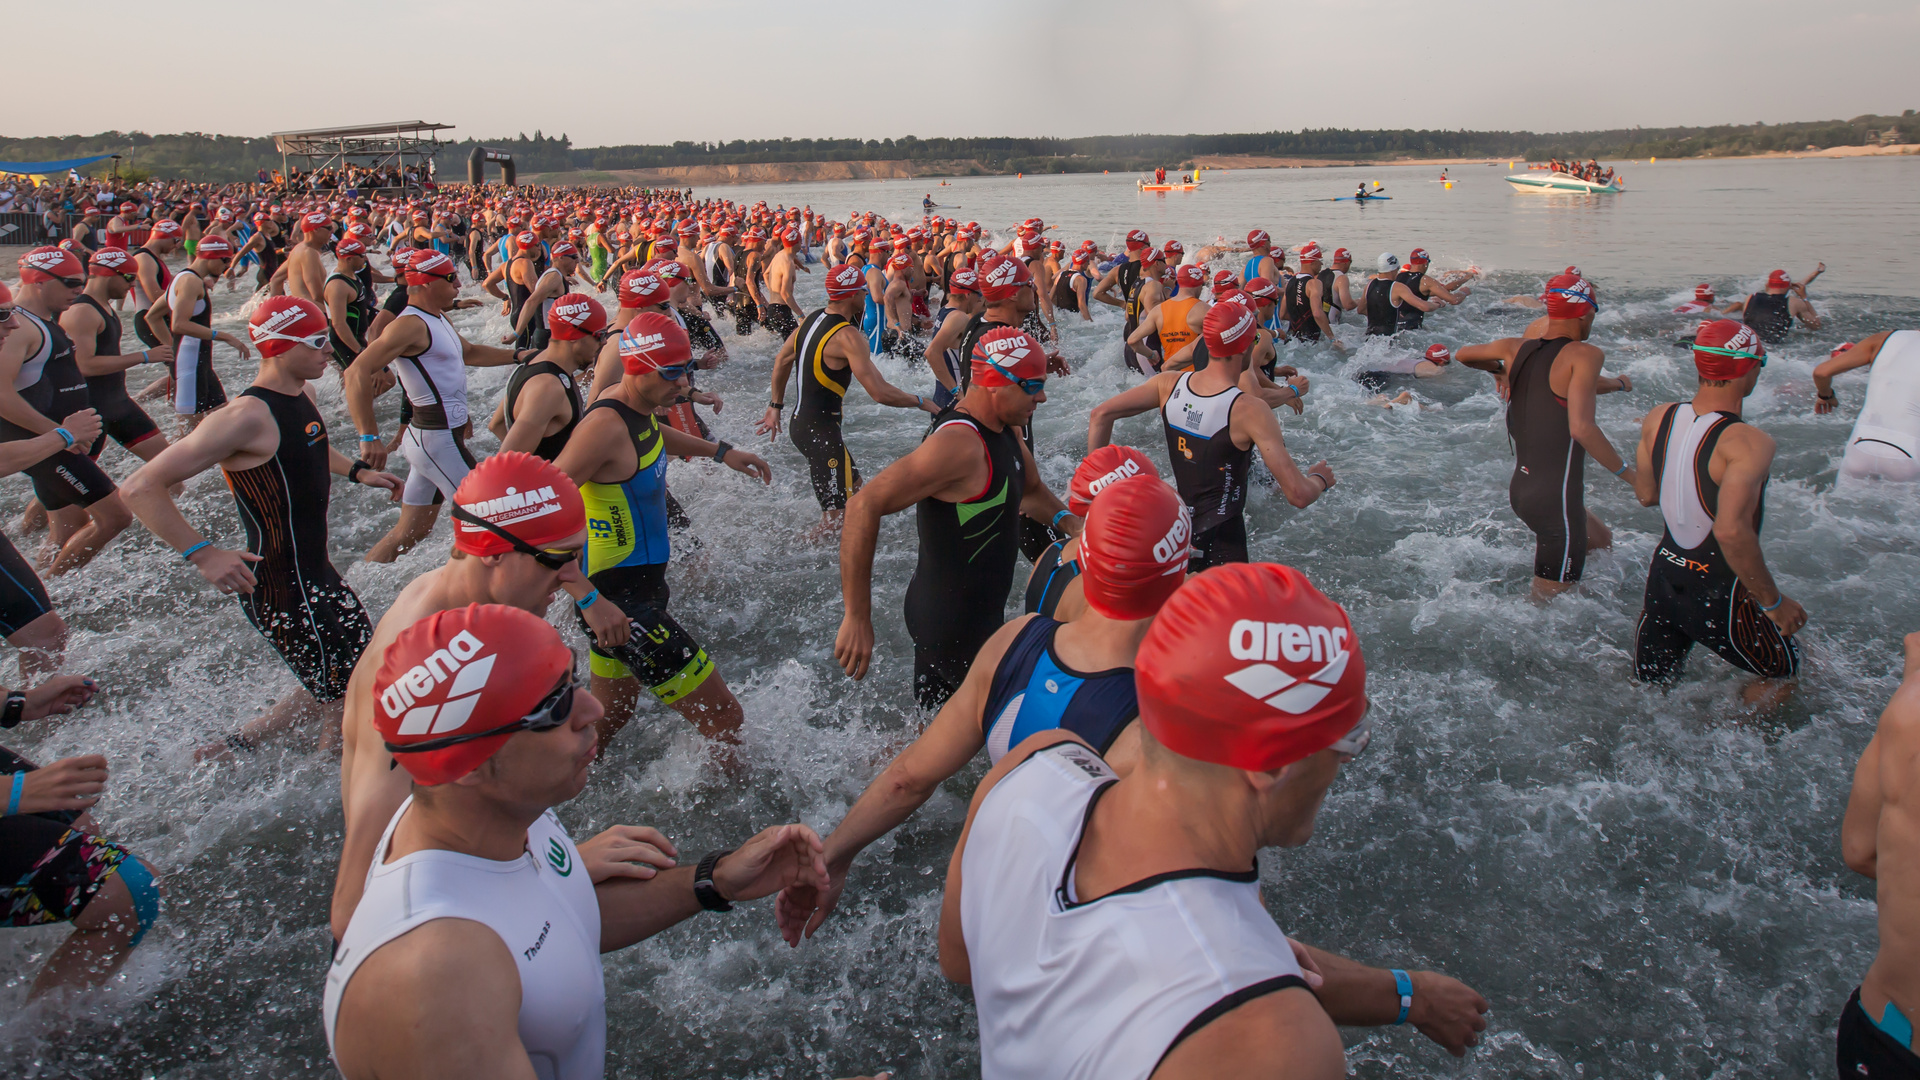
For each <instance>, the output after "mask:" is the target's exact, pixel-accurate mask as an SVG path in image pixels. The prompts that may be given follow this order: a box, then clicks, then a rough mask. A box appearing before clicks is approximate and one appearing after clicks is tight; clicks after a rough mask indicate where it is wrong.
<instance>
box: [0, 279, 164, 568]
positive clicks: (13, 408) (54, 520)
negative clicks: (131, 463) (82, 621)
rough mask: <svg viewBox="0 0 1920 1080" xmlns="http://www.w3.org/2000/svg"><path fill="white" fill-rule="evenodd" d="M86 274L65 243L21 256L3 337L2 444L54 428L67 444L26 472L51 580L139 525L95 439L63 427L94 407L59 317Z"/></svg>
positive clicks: (0, 372)
mask: <svg viewBox="0 0 1920 1080" xmlns="http://www.w3.org/2000/svg"><path fill="white" fill-rule="evenodd" d="M86 273H87V269H86V268H85V267H84V266H82V265H81V264H80V260H79V259H78V258H75V257H74V255H73V254H72V253H71V252H68V251H65V250H62V249H60V248H54V247H39V248H34V249H33V250H31V251H28V252H27V253H26V254H24V255H22V256H20V286H19V287H20V292H19V295H18V296H16V297H14V298H13V299H12V303H11V305H10V308H11V312H12V316H11V319H10V321H8V323H7V325H8V326H9V327H11V329H10V330H9V332H8V333H7V336H6V338H5V339H4V340H0V442H22V441H29V440H33V439H37V438H38V437H40V436H42V435H46V434H48V433H49V432H53V433H58V434H59V435H60V437H61V439H62V441H63V443H64V444H65V445H64V446H63V447H62V448H61V449H60V450H59V451H58V452H57V453H55V454H53V455H52V456H50V457H40V458H37V459H35V460H34V462H33V463H32V464H30V465H26V466H24V468H23V469H22V470H21V471H23V472H25V473H26V474H27V478H28V479H29V480H31V481H33V494H34V497H35V498H36V499H37V500H38V501H39V503H40V505H41V506H43V507H45V508H46V510H47V516H48V529H47V544H46V547H45V548H44V549H43V550H42V554H41V558H40V562H41V564H42V566H43V568H44V569H45V570H46V572H47V576H49V577H58V576H60V575H61V574H64V573H67V572H68V571H70V570H78V569H79V568H81V567H83V566H85V565H87V563H89V562H91V561H93V557H94V556H95V555H98V554H99V553H100V551H101V549H102V548H105V547H106V546H107V544H108V543H110V542H111V541H112V540H113V538H114V537H116V536H118V535H120V532H121V530H123V529H125V528H126V527H127V526H128V525H129V524H131V523H132V522H133V515H132V514H131V513H129V512H128V510H127V507H126V503H124V502H123V501H122V500H121V498H120V493H119V491H118V490H116V489H115V487H114V485H113V481H112V480H110V479H108V478H107V474H106V473H104V472H102V471H101V469H100V466H99V465H97V464H95V463H94V461H93V459H91V458H89V457H88V456H87V450H88V448H89V447H91V446H92V439H91V438H89V439H88V441H87V442H84V443H83V442H80V441H79V438H78V436H76V435H74V434H73V432H72V431H71V430H70V429H68V428H66V427H64V426H63V424H64V422H65V421H66V419H67V418H69V417H71V416H73V415H74V414H75V413H78V412H82V411H84V410H88V409H90V408H91V404H90V403H89V401H88V398H87V380H86V376H85V375H83V374H81V371H80V367H79V364H78V363H77V362H76V361H75V359H74V345H73V339H72V338H70V337H68V336H67V332H66V331H65V330H63V329H61V326H60V321H59V320H60V318H61V316H62V314H63V313H64V312H65V311H66V310H67V309H68V308H69V307H71V306H72V305H73V303H74V302H75V301H76V299H78V298H79V297H80V296H82V295H84V294H83V292H82V290H84V289H85V288H86V286H87V281H88V279H87V277H86V276H84V275H86ZM55 417H58V418H59V419H55ZM98 434H99V432H98V431H97V430H96V431H95V432H94V436H95V437H97V436H98Z"/></svg>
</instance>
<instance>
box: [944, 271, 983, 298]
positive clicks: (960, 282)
mask: <svg viewBox="0 0 1920 1080" xmlns="http://www.w3.org/2000/svg"><path fill="white" fill-rule="evenodd" d="M947 287H948V291H949V292H970V293H973V294H974V295H975V296H978V295H980V275H979V274H976V273H974V272H973V268H972V267H968V266H963V267H961V268H960V269H958V270H955V271H954V272H953V276H952V277H950V278H948V279H947Z"/></svg>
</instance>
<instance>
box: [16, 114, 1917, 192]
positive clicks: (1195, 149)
mask: <svg viewBox="0 0 1920 1080" xmlns="http://www.w3.org/2000/svg"><path fill="white" fill-rule="evenodd" d="M1889 137H1890V139H1891V141H1895V142H1902V143H1920V117H1916V116H1915V115H1914V110H1912V109H1908V110H1907V111H1906V112H1904V113H1902V114H1901V115H1899V116H1872V115H1869V116H1856V117H1854V118H1853V119H1851V120H1816V121H1807V122H1803V123H1792V124H1751V125H1727V126H1722V127H1706V128H1623V129H1620V130H1615V131H1576V132H1562V133H1558V134H1539V133H1535V132H1531V131H1412V130H1407V131H1356V130H1348V129H1345V128H1322V129H1315V130H1308V131H1294V132H1288V131H1268V132H1260V133H1254V134H1239V135H1100V136H1093V137H1089V138H1083V139H1010V138H982V139H920V138H915V137H913V136H911V135H909V136H907V137H905V138H901V139H881V140H878V141H875V140H872V139H868V140H864V141H863V140H860V139H754V140H746V139H735V140H734V141H732V142H728V143H699V142H677V143H674V144H672V145H670V146H598V147H575V146H574V145H573V143H572V141H571V140H570V139H568V137H567V136H565V135H560V136H558V137H553V136H547V135H544V134H542V133H540V132H538V131H536V132H534V134H533V136H532V137H531V138H529V137H528V136H527V135H525V134H524V133H523V134H519V135H516V136H514V137H513V138H510V139H484V140H472V139H468V140H464V141H462V142H460V143H456V144H453V145H452V146H450V147H449V150H448V152H446V153H443V154H442V155H441V158H440V163H441V168H442V169H443V170H444V169H449V168H451V169H453V170H455V174H456V175H458V174H459V172H460V171H462V170H464V168H465V160H466V155H467V152H468V150H470V149H471V148H472V147H473V146H474V145H476V144H484V145H486V146H491V147H495V148H498V149H501V150H505V151H507V152H508V153H511V154H512V155H513V156H514V161H515V164H516V165H517V166H518V168H519V171H520V172H521V174H522V175H527V174H534V173H573V172H600V173H615V172H622V171H635V170H649V171H650V170H659V169H677V168H701V167H729V166H744V165H772V164H783V163H796V162H877V161H899V162H926V163H932V162H954V161H966V162H970V163H977V164H978V167H979V169H980V171H982V172H986V173H1013V172H1061V171H1066V172H1100V171H1102V170H1113V171H1116V172H1120V171H1134V170H1139V169H1144V168H1151V167H1153V166H1155V165H1168V166H1177V165H1179V164H1180V163H1182V162H1186V161H1190V160H1192V159H1193V158H1196V157H1213V156H1221V155H1234V156H1252V157H1265V158H1312V159H1348V160H1355V161H1367V160H1382V159H1391V158H1399V157H1418V158H1525V159H1527V160H1529V161H1543V160H1545V159H1546V158H1549V157H1579V158H1588V157H1594V158H1616V159H1617V158H1644V157H1663V158H1683V157H1723V156H1736V155H1742V154H1759V153H1767V152H1770V151H1778V150H1804V149H1806V148H1807V147H1809V146H1811V147H1814V148H1816V149H1823V150H1824V149H1827V148H1829V147H1835V146H1865V145H1868V144H1869V143H1871V142H1874V141H1876V140H1886V139H1888V138H1889ZM102 153H118V154H123V155H127V157H126V158H125V159H123V161H122V163H121V164H122V167H123V168H125V167H128V166H131V167H134V168H137V169H139V170H141V171H143V172H148V173H152V174H153V175H155V176H160V177H168V178H171V177H193V178H196V179H206V180H241V179H248V178H251V177H252V176H253V174H254V172H255V171H256V170H258V169H261V168H269V169H271V168H278V167H279V165H280V155H279V153H278V152H277V151H275V150H274V148H273V140H272V139H270V138H242V137H238V136H231V135H203V134H199V133H197V132H187V133H185V134H180V135H147V134H144V133H140V132H132V133H122V132H117V131H110V132H104V133H102V134H99V135H68V136H63V137H59V138H39V139H5V138H0V160H5V161H53V160H59V159H62V158H73V157H84V156H86V155H88V154H102ZM96 168H98V167H96ZM101 171H104V170H101ZM911 171H913V172H917V173H924V172H928V171H931V170H928V169H922V168H914V169H912V170H911ZM696 175H698V174H696Z"/></svg>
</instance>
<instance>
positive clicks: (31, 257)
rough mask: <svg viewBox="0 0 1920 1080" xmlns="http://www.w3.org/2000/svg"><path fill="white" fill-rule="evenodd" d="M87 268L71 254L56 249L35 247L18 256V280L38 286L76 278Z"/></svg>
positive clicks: (63, 249)
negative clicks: (57, 279)
mask: <svg viewBox="0 0 1920 1080" xmlns="http://www.w3.org/2000/svg"><path fill="white" fill-rule="evenodd" d="M86 272H87V268H86V267H85V266H82V265H81V264H80V259H79V258H78V257H77V256H75V255H74V253H73V252H71V251H68V250H66V249H65V248H58V247H37V248H34V249H33V250H32V251H29V252H27V253H26V254H25V255H22V256H20V280H21V281H24V282H26V283H27V284H29V285H38V284H40V283H42V282H46V281H52V280H53V279H55V278H77V277H80V276H82V275H84V274H85V273H86Z"/></svg>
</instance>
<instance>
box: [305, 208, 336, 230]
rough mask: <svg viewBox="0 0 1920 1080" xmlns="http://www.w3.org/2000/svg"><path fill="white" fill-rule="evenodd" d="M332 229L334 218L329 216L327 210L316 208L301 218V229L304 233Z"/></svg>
mask: <svg viewBox="0 0 1920 1080" xmlns="http://www.w3.org/2000/svg"><path fill="white" fill-rule="evenodd" d="M332 229H333V219H332V218H331V217H328V216H327V212H326V211H325V210H315V211H314V212H313V213H311V214H307V215H305V216H304V217H302V218H301V219H300V231H301V232H303V233H310V232H329V231H331V230H332Z"/></svg>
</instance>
